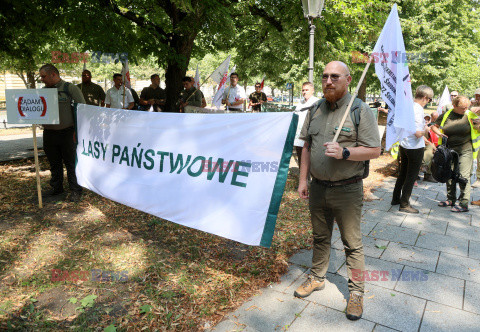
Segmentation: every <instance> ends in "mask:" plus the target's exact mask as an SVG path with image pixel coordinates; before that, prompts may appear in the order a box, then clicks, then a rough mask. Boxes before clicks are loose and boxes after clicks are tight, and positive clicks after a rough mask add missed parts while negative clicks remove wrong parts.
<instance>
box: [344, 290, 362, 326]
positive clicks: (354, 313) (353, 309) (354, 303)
mask: <svg viewBox="0 0 480 332" xmlns="http://www.w3.org/2000/svg"><path fill="white" fill-rule="evenodd" d="M346 314H347V318H348V319H350V320H357V319H360V318H361V317H362V314H363V294H362V293H359V292H351V293H350V299H349V300H348V304H347V312H346Z"/></svg>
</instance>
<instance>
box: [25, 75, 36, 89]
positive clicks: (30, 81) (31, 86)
mask: <svg viewBox="0 0 480 332" xmlns="http://www.w3.org/2000/svg"><path fill="white" fill-rule="evenodd" d="M27 82H28V85H27V89H35V87H36V81H35V72H33V71H27Z"/></svg>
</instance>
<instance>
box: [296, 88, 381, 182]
mask: <svg viewBox="0 0 480 332" xmlns="http://www.w3.org/2000/svg"><path fill="white" fill-rule="evenodd" d="M351 98H352V96H351V95H350V94H349V93H347V94H346V95H345V96H343V97H342V98H340V99H339V100H338V101H337V102H336V103H335V104H334V105H330V103H329V102H327V101H326V100H325V99H322V100H321V101H320V102H319V103H320V106H319V107H318V108H317V110H316V112H315V114H314V116H313V119H312V121H311V123H310V117H311V113H312V111H313V110H310V111H308V113H307V116H306V118H305V122H304V124H303V128H302V131H301V133H300V139H303V140H305V141H310V138H311V142H312V143H311V147H310V148H311V149H310V173H311V174H312V176H313V177H314V178H316V179H318V180H322V181H341V180H345V179H350V178H352V177H355V176H362V175H363V171H364V163H363V161H351V160H343V159H335V158H333V157H327V156H325V147H324V146H323V144H324V143H327V142H332V141H333V137H334V136H335V132H336V128H338V126H339V125H340V122H341V121H342V118H343V115H344V114H345V110H346V109H347V106H348V103H349V102H350V99H351ZM360 108H361V110H360V123H359V125H358V133H357V132H356V130H355V125H354V123H353V122H352V119H351V116H350V115H347V117H346V119H345V123H344V125H343V128H342V131H341V132H340V135H339V136H338V140H337V142H338V144H340V146H341V147H355V146H364V147H369V148H377V147H380V135H379V133H378V125H377V122H376V120H375V116H374V114H373V112H372V111H371V110H370V107H369V106H368V105H367V104H365V103H362V104H361V107H360ZM357 136H358V137H357Z"/></svg>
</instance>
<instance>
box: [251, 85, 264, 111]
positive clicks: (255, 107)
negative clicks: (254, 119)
mask: <svg viewBox="0 0 480 332" xmlns="http://www.w3.org/2000/svg"><path fill="white" fill-rule="evenodd" d="M248 99H250V103H249V104H248V107H249V108H250V107H251V108H252V111H253V112H260V111H261V110H262V104H263V103H266V102H267V95H266V94H265V93H263V92H262V86H261V85H260V83H256V84H255V92H252V93H251V94H250V96H249V97H248Z"/></svg>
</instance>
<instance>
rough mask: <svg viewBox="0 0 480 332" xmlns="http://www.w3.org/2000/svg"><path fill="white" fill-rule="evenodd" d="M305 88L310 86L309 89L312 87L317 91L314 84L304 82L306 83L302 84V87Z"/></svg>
mask: <svg viewBox="0 0 480 332" xmlns="http://www.w3.org/2000/svg"><path fill="white" fill-rule="evenodd" d="M304 86H309V87H311V88H312V89H313V90H315V85H313V83H312V82H304V83H303V84H302V87H304Z"/></svg>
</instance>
